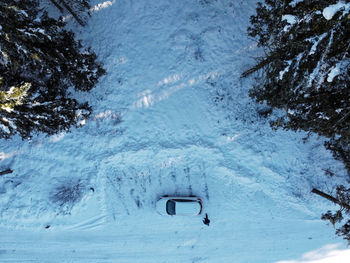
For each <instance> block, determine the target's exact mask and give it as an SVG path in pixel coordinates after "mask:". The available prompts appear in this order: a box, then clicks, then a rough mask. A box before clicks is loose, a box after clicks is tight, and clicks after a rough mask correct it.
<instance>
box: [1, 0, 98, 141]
mask: <svg viewBox="0 0 350 263" xmlns="http://www.w3.org/2000/svg"><path fill="white" fill-rule="evenodd" d="M0 25H1V28H0V36H1V37H0V50H1V53H0V55H1V56H0V126H1V127H0V128H1V129H0V137H5V138H9V137H10V136H12V135H13V134H16V133H19V134H20V135H21V136H22V137H23V138H25V137H30V136H31V134H32V133H33V132H45V133H48V134H54V133H57V132H59V131H61V130H67V129H69V127H70V126H71V125H74V124H76V123H77V121H78V119H79V116H80V117H81V118H83V117H87V116H88V115H89V114H90V107H89V106H88V105H87V103H79V102H78V101H77V100H75V99H74V98H72V97H71V94H70V93H69V92H68V89H69V88H73V89H75V90H81V91H89V90H90V89H91V88H93V87H94V85H95V84H96V82H97V80H98V78H99V77H100V76H101V75H102V74H104V70H103V68H102V67H101V65H100V64H99V63H97V62H96V55H95V54H94V53H93V52H91V51H90V50H89V49H85V50H82V45H81V43H80V42H79V41H78V42H76V41H75V40H74V34H73V33H72V32H69V31H66V30H65V29H64V28H63V27H64V23H63V22H62V21H57V20H54V19H52V18H49V17H48V16H47V14H46V13H45V12H44V13H43V14H42V15H41V16H40V17H39V9H38V2H37V1H30V0H22V1H19V0H18V1H16V0H6V1H4V0H0Z"/></svg>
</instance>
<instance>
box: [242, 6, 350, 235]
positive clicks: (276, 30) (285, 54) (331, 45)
mask: <svg viewBox="0 0 350 263" xmlns="http://www.w3.org/2000/svg"><path fill="white" fill-rule="evenodd" d="M292 2H293V1H292V0H284V1H282V0H276V1H275V0H265V2H264V3H258V5H257V9H256V10H257V13H256V15H255V16H252V17H251V18H250V20H251V26H250V27H249V28H248V34H249V36H251V37H253V38H255V39H256V40H257V43H258V46H259V47H262V48H263V49H264V51H265V56H263V57H260V58H258V59H257V63H256V65H254V66H253V67H252V68H251V69H249V70H247V71H246V72H244V73H243V74H242V76H243V77H246V76H248V75H249V74H252V73H253V72H255V71H259V70H260V71H261V72H262V73H263V77H262V79H261V80H260V81H259V82H258V83H256V84H255V85H254V87H253V89H252V90H251V91H250V95H251V97H252V98H254V99H255V100H256V101H258V102H266V103H267V104H268V105H269V106H271V107H275V108H278V109H282V110H285V112H286V117H284V118H281V119H278V120H276V121H274V122H271V124H272V125H273V126H274V127H276V128H277V127H284V128H287V129H292V130H299V129H301V130H304V131H307V132H310V131H311V132H315V133H317V134H319V135H322V136H325V137H327V138H329V140H328V142H327V143H326V147H327V148H328V149H330V150H331V151H332V152H333V154H334V156H335V157H336V158H337V159H339V160H342V161H343V162H344V164H345V166H346V168H347V169H348V171H349V173H350V10H349V9H344V8H342V9H339V10H338V12H336V13H335V14H334V15H333V17H332V18H329V17H327V18H329V19H326V18H325V16H324V14H323V11H324V10H325V8H327V7H329V6H330V5H333V4H337V3H339V2H341V3H344V4H349V3H350V0H346V1H339V0H304V1H301V2H298V3H296V4H295V3H294V4H292ZM335 69H338V73H337V74H333V77H332V74H330V73H331V72H333V73H334V72H335ZM348 192H349V190H344V189H343V190H341V191H340V192H338V197H339V198H340V194H341V193H344V194H345V193H348ZM348 203H349V202H348ZM343 216H344V213H336V214H331V213H327V214H326V215H325V216H324V219H328V220H330V221H331V222H338V221H341V220H342V219H343ZM349 229H350V222H349V221H347V223H346V224H345V225H344V226H343V227H342V228H340V229H338V230H337V233H338V234H340V235H343V236H344V237H345V238H346V239H348V240H349Z"/></svg>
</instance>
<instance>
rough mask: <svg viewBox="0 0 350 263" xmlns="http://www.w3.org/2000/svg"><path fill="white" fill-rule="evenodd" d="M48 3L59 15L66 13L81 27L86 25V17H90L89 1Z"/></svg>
mask: <svg viewBox="0 0 350 263" xmlns="http://www.w3.org/2000/svg"><path fill="white" fill-rule="evenodd" d="M50 2H51V3H52V4H53V5H54V6H55V7H57V8H58V10H60V12H61V13H64V12H65V10H66V11H68V12H69V13H70V14H71V16H73V18H74V19H75V20H76V21H77V22H78V23H79V24H80V25H81V26H85V25H86V20H87V16H88V15H90V13H89V9H90V4H89V0H50Z"/></svg>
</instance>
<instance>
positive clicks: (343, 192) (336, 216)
mask: <svg viewBox="0 0 350 263" xmlns="http://www.w3.org/2000/svg"><path fill="white" fill-rule="evenodd" d="M336 199H337V200H338V201H339V205H340V209H339V210H337V211H336V212H331V211H328V212H327V213H326V214H324V215H323V216H322V219H323V220H326V221H329V222H331V223H332V225H333V226H335V225H336V224H338V223H341V222H342V221H343V220H344V216H347V217H348V218H349V217H350V188H348V189H347V188H345V187H344V186H343V185H341V186H338V187H337V189H336ZM336 234H337V235H339V236H342V237H343V238H344V239H346V240H347V241H348V243H349V244H350V218H349V219H347V221H346V222H345V223H344V224H343V225H342V226H341V227H339V228H338V229H337V230H336Z"/></svg>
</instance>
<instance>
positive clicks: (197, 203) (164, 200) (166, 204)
mask: <svg viewBox="0 0 350 263" xmlns="http://www.w3.org/2000/svg"><path fill="white" fill-rule="evenodd" d="M156 209H157V212H158V213H159V214H161V215H171V216H174V215H179V216H196V215H200V214H201V213H202V200H201V199H200V198H199V197H192V196H191V197H184V196H176V197H175V196H172V197H168V196H163V197H161V198H160V199H159V200H158V201H157V203H156Z"/></svg>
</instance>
